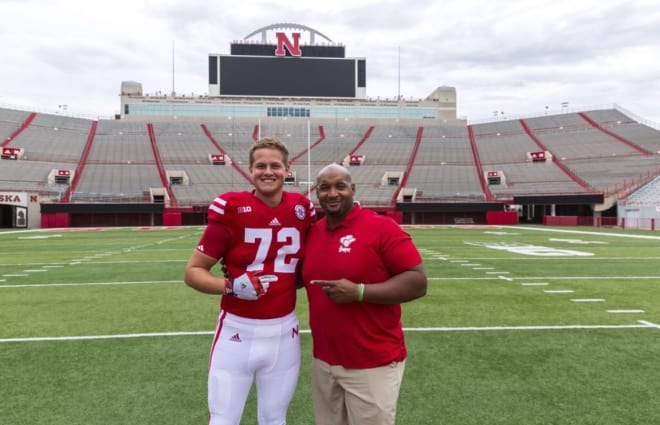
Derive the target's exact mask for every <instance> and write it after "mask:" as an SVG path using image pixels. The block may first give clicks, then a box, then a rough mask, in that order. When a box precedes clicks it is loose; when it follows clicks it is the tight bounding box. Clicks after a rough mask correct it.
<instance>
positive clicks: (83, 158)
mask: <svg viewBox="0 0 660 425" xmlns="http://www.w3.org/2000/svg"><path fill="white" fill-rule="evenodd" d="M98 124H99V122H98V121H92V126H91V128H90V129H89V135H88V136H87V143H85V147H84V148H83V151H82V153H81V154H80V160H79V161H78V165H77V166H76V172H75V175H74V176H73V181H71V184H70V185H69V188H68V189H67V190H66V192H65V193H64V196H63V197H62V199H60V203H63V204H67V203H69V202H71V194H72V193H75V191H76V188H77V187H78V183H79V182H80V178H81V177H82V175H83V172H84V171H85V166H86V165H87V159H88V158H89V152H90V151H91V150H92V144H93V143H94V137H96V128H97V127H98Z"/></svg>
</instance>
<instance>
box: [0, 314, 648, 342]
mask: <svg viewBox="0 0 660 425" xmlns="http://www.w3.org/2000/svg"><path fill="white" fill-rule="evenodd" d="M637 322H638V323H639V324H637V325H546V326H542V325H541V326H465V327H456V328H450V327H430V328H403V330H404V332H472V331H545V330H581V329H660V325H656V324H655V323H651V322H647V321H646V320H638V321H637ZM300 333H301V334H309V333H311V332H310V330H309V329H300ZM213 334H214V332H213V331H189V332H152V333H134V334H116V335H79V336H45V337H29V338H0V344H1V343H5V342H51V341H89V340H102V339H130V338H153V337H164V336H165V337H167V336H196V335H213Z"/></svg>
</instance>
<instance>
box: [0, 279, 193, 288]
mask: <svg viewBox="0 0 660 425" xmlns="http://www.w3.org/2000/svg"><path fill="white" fill-rule="evenodd" d="M156 283H183V282H182V281H180V280H143V281H135V282H87V283H33V284H29V285H0V289H3V288H43V287H50V286H52V287H57V286H107V285H143V284H144V285H151V284H156Z"/></svg>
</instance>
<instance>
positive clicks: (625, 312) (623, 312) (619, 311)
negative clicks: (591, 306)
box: [607, 309, 644, 314]
mask: <svg viewBox="0 0 660 425" xmlns="http://www.w3.org/2000/svg"><path fill="white" fill-rule="evenodd" d="M607 312H608V313H612V314H628V313H644V310H634V309H631V310H607Z"/></svg>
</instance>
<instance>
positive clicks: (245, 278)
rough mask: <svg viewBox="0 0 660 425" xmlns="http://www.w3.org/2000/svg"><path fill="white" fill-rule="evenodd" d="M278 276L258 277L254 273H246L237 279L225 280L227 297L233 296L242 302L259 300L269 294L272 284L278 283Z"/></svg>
mask: <svg viewBox="0 0 660 425" xmlns="http://www.w3.org/2000/svg"><path fill="white" fill-rule="evenodd" d="M276 281H277V276H275V275H272V274H270V275H263V276H257V274H256V273H254V272H245V273H243V274H242V275H240V276H238V277H237V278H235V279H225V295H232V296H234V297H236V298H240V299H242V300H250V301H254V300H257V299H259V298H261V297H263V296H264V295H266V292H268V287H269V286H270V283H271V282H276Z"/></svg>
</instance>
